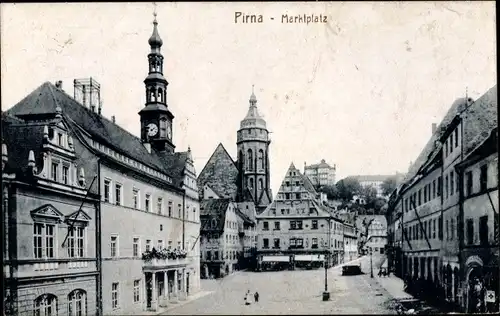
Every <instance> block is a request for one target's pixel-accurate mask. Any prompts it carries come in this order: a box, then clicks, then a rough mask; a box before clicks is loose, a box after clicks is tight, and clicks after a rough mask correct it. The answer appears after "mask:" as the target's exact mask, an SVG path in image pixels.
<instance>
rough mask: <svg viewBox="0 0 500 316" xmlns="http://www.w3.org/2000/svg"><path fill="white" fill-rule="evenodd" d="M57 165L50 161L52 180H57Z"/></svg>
mask: <svg viewBox="0 0 500 316" xmlns="http://www.w3.org/2000/svg"><path fill="white" fill-rule="evenodd" d="M58 167H59V164H57V163H55V162H53V163H52V169H51V177H52V180H54V181H58V177H57V169H58Z"/></svg>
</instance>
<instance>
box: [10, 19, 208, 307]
mask: <svg viewBox="0 0 500 316" xmlns="http://www.w3.org/2000/svg"><path fill="white" fill-rule="evenodd" d="M153 25H154V26H153V34H152V35H151V37H150V39H149V46H150V49H151V50H150V53H149V54H148V56H147V60H148V64H149V67H148V75H147V77H146V79H145V80H144V84H145V92H146V93H145V96H146V100H145V106H144V108H143V109H142V110H141V111H140V112H139V117H140V124H141V135H140V137H136V136H134V135H132V134H130V133H129V132H128V131H126V130H125V129H123V128H122V127H120V126H119V125H118V124H117V123H116V122H115V120H114V119H113V120H108V119H107V118H105V117H104V116H103V115H102V114H101V108H102V103H101V102H100V100H99V95H100V88H101V87H100V85H99V84H98V83H96V82H95V80H93V79H90V80H75V81H74V87H73V88H74V93H73V96H70V95H68V94H67V93H66V92H65V91H64V90H63V87H62V83H61V82H58V83H57V84H56V85H53V84H51V83H49V82H46V83H44V84H42V85H41V86H40V87H39V88H37V89H36V90H35V91H33V92H32V93H30V94H29V95H28V96H27V97H25V98H24V99H23V100H21V101H20V102H19V103H18V104H16V105H15V106H14V107H12V108H11V109H9V110H8V114H9V115H11V116H15V117H16V118H18V119H22V120H24V121H25V122H26V124H29V125H33V126H35V125H39V124H42V126H43V124H45V125H48V124H51V122H52V121H53V120H55V119H59V120H60V121H61V122H62V124H63V125H61V127H58V126H55V127H54V133H53V135H50V134H49V140H50V141H51V142H55V143H56V144H68V145H69V139H70V136H71V139H72V143H73V148H74V157H75V161H74V163H75V164H76V165H77V166H78V168H79V169H80V170H84V171H85V172H84V173H83V172H80V171H78V172H79V173H78V181H80V183H86V185H85V189H86V190H88V191H89V196H90V197H92V196H98V197H99V199H100V203H98V207H97V210H96V211H95V212H90V211H88V212H87V210H85V212H86V213H87V214H88V215H89V217H90V219H89V223H91V222H92V221H94V218H95V216H96V215H95V214H99V215H100V216H99V218H98V222H97V223H96V224H95V225H96V230H97V231H98V234H97V235H95V237H92V238H96V241H95V242H96V243H97V246H96V247H95V251H97V254H93V253H89V254H88V255H89V257H85V260H83V259H82V260H79V261H83V262H85V264H86V265H85V266H81V264H80V263H78V265H77V266H76V267H75V269H77V270H75V271H80V270H81V269H83V270H85V271H87V270H89V269H91V267H93V266H94V265H95V267H96V268H95V269H97V271H98V272H99V275H100V280H99V288H98V297H97V298H96V302H97V304H98V306H97V311H96V312H95V314H106V315H113V314H120V315H122V314H124V313H141V312H144V311H146V310H153V311H160V310H161V309H162V308H163V307H166V306H168V305H170V304H172V303H175V302H177V301H178V300H183V299H186V297H187V296H188V295H191V294H193V293H195V292H197V291H198V290H199V276H200V270H199V253H200V251H199V242H198V239H197V236H198V235H199V231H200V224H199V197H198V188H197V185H196V171H195V169H194V165H193V159H192V154H191V150H190V149H189V148H188V149H187V151H183V152H176V151H175V145H174V139H173V119H174V115H173V114H172V111H171V107H170V106H169V105H168V104H167V86H168V82H167V80H166V79H165V77H164V76H163V60H164V59H163V55H162V54H161V46H162V45H163V41H162V39H161V38H160V36H159V33H158V23H157V21H156V19H155V21H154V23H153ZM64 129H66V132H67V134H68V135H69V136H67V137H66V136H64V133H63V130H64ZM59 130H60V132H59ZM49 133H51V129H50V127H49ZM61 134H62V135H61ZM42 139H45V138H42ZM17 141H18V142H19V140H18V139H17ZM38 141H40V140H38ZM34 150H35V153H36V150H37V149H34ZM11 151H12V152H14V148H12V149H11ZM62 154H63V155H66V156H67V157H69V156H68V155H70V153H69V152H66V151H63V152H62ZM30 157H31V156H30ZM43 157H45V156H37V155H36V154H35V157H34V158H35V159H40V162H38V165H41V164H42V162H41V161H44V160H43V159H45V158H43ZM30 159H31V158H30ZM13 161H14V160H13ZM44 163H45V162H44ZM48 163H51V165H50V166H46V167H47V168H50V170H49V171H44V172H47V173H46V177H47V178H50V177H52V179H64V177H65V173H67V172H69V173H68V174H70V175H71V177H73V178H72V181H73V180H74V179H75V177H76V176H74V172H75V171H74V167H72V165H71V164H70V165H69V169H65V168H66V167H65V162H64V161H62V160H56V161H52V162H51V161H48ZM68 170H70V171H68ZM71 170H73V171H71ZM71 172H73V173H71ZM54 175H55V176H54ZM54 177H56V178H54ZM94 178H96V180H95V182H94V183H93V185H92V186H90V184H91V183H92V180H93V179H94ZM55 182H57V181H55ZM85 192H86V191H85ZM74 194H76V195H75V198H76V197H78V198H80V195H81V193H78V192H77V191H75V192H74ZM79 194H80V195H79ZM86 201H88V200H86ZM33 206H34V205H33ZM22 207H23V211H24V210H25V208H24V206H22ZM54 208H55V209H58V210H59V211H60V213H62V214H63V215H64V216H66V210H63V209H62V207H61V208H59V207H57V206H55V205H54ZM77 209H78V207H77V206H75V207H74V208H73V211H76V210H77ZM56 213H57V212H56ZM45 233H46V232H45ZM31 234H32V236H31V237H30V238H35V239H36V238H38V236H40V234H39V231H36V230H35V231H34V232H32V233H31ZM41 236H42V237H43V236H44V235H43V231H42V235H41ZM60 238H62V236H61V235H57V234H56V235H55V236H54V244H59V243H61V242H62V240H60ZM89 238H90V237H89ZM93 242H94V241H93V240H91V239H89V251H90V247H91V246H90V245H91V244H92V243H93ZM26 245H27V246H26V247H28V249H27V250H26V251H27V252H26V256H31V259H30V260H35V259H37V258H35V256H36V255H37V254H36V253H37V252H36V251H38V250H36V249H38V248H33V249H32V250H30V248H31V246H30V244H29V243H26ZM44 247H45V246H44ZM42 254H43V251H42ZM63 254H64V252H62V251H61V252H57V251H56V252H55V255H54V256H55V257H54V258H50V260H49V259H48V258H45V257H44V258H43V259H42V260H41V261H40V260H38V259H37V260H35V261H36V262H37V263H43V266H47V264H48V263H50V264H49V265H48V266H50V267H53V266H54V265H55V266H56V267H61V268H60V269H56V270H54V269H51V270H50V272H44V274H45V275H49V274H50V275H59V274H60V273H63V272H64V273H66V272H65V271H67V270H66V267H67V264H66V262H67V259H66V258H65V257H64V255H63ZM95 256H100V257H97V261H95V260H94V259H93V257H95ZM93 262H94V263H93ZM72 268H73V267H72ZM51 295H57V296H58V300H60V301H61V302H64V300H65V297H67V295H68V294H67V293H62V292H57V293H55V292H51ZM59 295H64V296H63V297H59ZM46 297H48V296H46ZM46 297H45V298H46ZM51 297H52V296H51ZM87 297H90V294H88V296H87ZM29 299H30V300H31V299H33V304H37V303H36V302H37V301H36V298H32V297H29ZM44 302H47V299H45V301H44ZM87 302H90V301H87ZM86 304H87V303H86ZM101 304H102V305H101ZM30 306H36V305H30ZM44 306H47V305H44ZM59 306H60V307H59V308H63V309H64V310H66V307H62V305H59ZM46 311H47V309H46ZM89 314H94V312H89Z"/></svg>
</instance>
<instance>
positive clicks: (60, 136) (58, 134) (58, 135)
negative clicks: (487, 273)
mask: <svg viewBox="0 0 500 316" xmlns="http://www.w3.org/2000/svg"><path fill="white" fill-rule="evenodd" d="M57 144H58V145H59V146H63V136H62V134H61V133H57Z"/></svg>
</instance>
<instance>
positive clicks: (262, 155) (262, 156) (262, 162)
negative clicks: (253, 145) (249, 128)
mask: <svg viewBox="0 0 500 316" xmlns="http://www.w3.org/2000/svg"><path fill="white" fill-rule="evenodd" d="M259 166H260V168H262V169H264V151H263V150H262V149H260V150H259Z"/></svg>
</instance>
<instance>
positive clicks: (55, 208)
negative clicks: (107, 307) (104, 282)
mask: <svg viewBox="0 0 500 316" xmlns="http://www.w3.org/2000/svg"><path fill="white" fill-rule="evenodd" d="M57 110H58V111H56V115H55V116H54V117H52V118H51V119H49V120H45V121H44V122H32V123H28V122H25V121H24V120H22V119H19V118H16V117H12V116H10V115H6V114H5V113H2V194H3V195H2V202H3V203H2V210H3V212H2V213H3V215H4V217H3V219H2V223H3V225H4V238H3V240H4V245H3V250H4V251H3V256H4V260H3V267H4V282H5V283H4V300H5V310H4V313H5V315H32V314H33V313H34V314H35V315H54V314H57V313H62V312H64V313H65V314H66V313H67V314H68V315H95V314H96V313H98V311H99V303H98V302H99V297H100V296H99V295H100V292H99V288H100V284H101V280H100V275H101V266H100V243H99V237H100V230H99V218H100V214H99V212H100V209H99V196H98V194H95V193H92V192H91V193H89V194H88V193H87V189H88V188H89V187H90V186H91V185H92V184H94V185H96V184H97V183H96V182H95V181H94V179H90V178H86V177H85V171H86V168H85V167H83V166H80V165H79V164H77V160H78V159H77V153H76V152H75V141H74V139H73V136H72V133H71V132H70V129H69V128H68V125H67V124H66V122H65V121H64V120H63V118H62V116H61V111H60V108H57ZM87 170H88V169H87Z"/></svg>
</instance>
